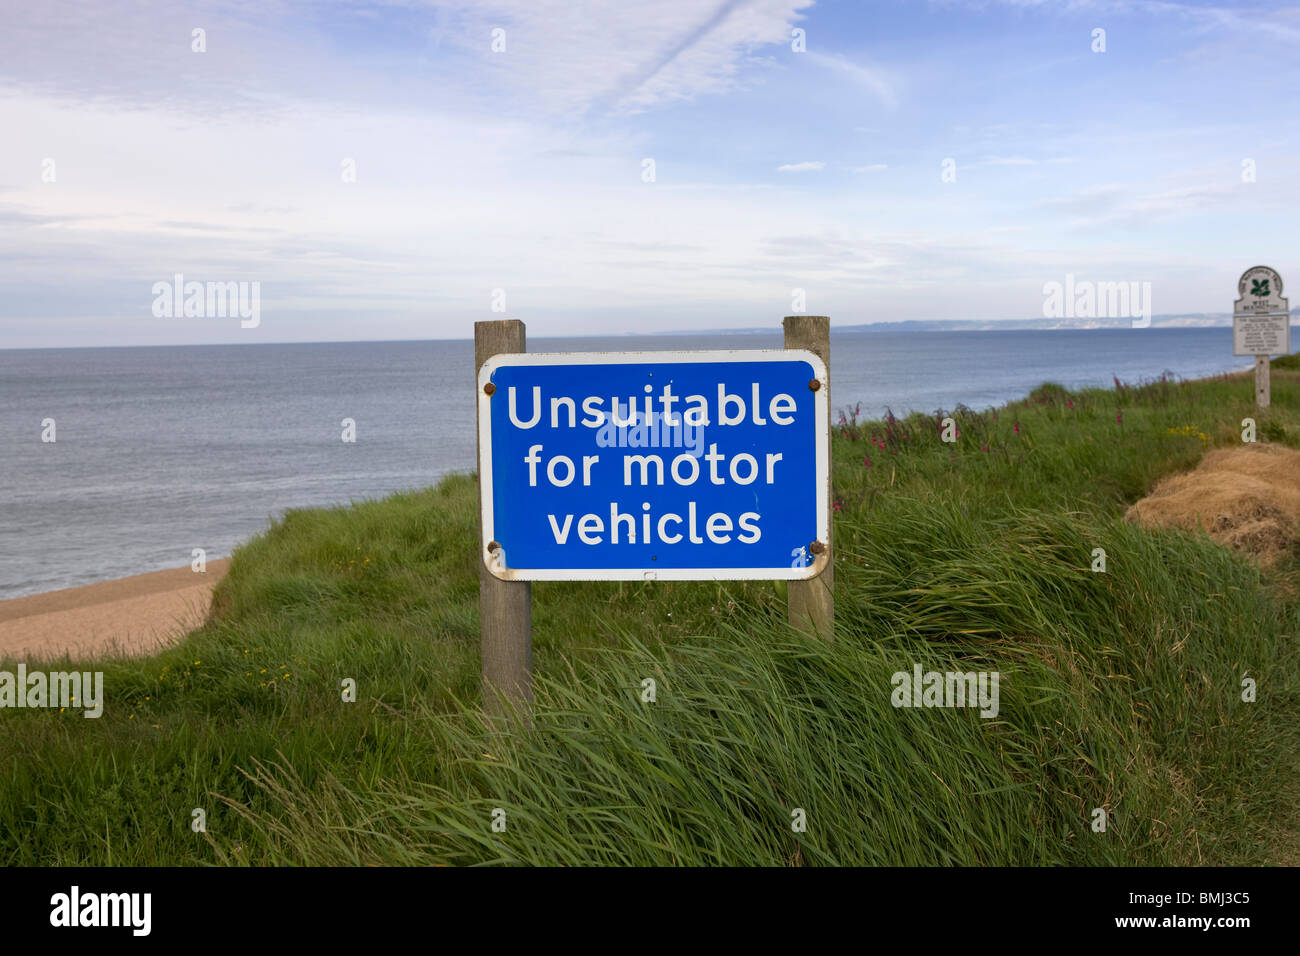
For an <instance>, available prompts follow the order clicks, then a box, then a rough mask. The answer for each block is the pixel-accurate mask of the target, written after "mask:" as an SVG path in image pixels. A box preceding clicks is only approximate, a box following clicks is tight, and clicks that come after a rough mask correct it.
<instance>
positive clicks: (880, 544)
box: [0, 370, 1300, 865]
mask: <svg viewBox="0 0 1300 956" xmlns="http://www.w3.org/2000/svg"><path fill="white" fill-rule="evenodd" d="M1272 387H1273V403H1274V406H1273V408H1272V409H1271V410H1270V411H1269V412H1268V413H1264V414H1260V413H1258V412H1257V411H1256V410H1255V409H1254V407H1253V405H1251V404H1250V401H1251V391H1250V389H1249V387H1248V386H1243V385H1242V383H1241V381H1240V380H1236V381H1231V380H1228V379H1226V378H1225V379H1217V380H1209V381H1203V382H1196V383H1176V382H1172V381H1169V380H1168V379H1166V380H1164V381H1161V380H1156V381H1153V382H1149V383H1146V384H1143V385H1139V386H1130V385H1123V384H1118V383H1117V387H1116V388H1115V389H1107V390H1089V391H1085V392H1067V391H1066V390H1064V389H1062V388H1060V387H1059V386H1054V385H1045V386H1043V387H1041V388H1039V389H1037V390H1035V392H1034V393H1033V394H1032V395H1031V396H1030V397H1029V398H1028V399H1026V400H1025V401H1023V402H1018V403H1015V404H1013V405H1009V406H1007V407H1004V408H1002V409H999V410H997V411H994V412H989V413H984V414H977V413H973V412H970V411H968V410H964V409H959V410H958V411H957V412H955V413H953V417H954V418H955V419H956V421H957V424H958V428H959V439H958V441H957V443H956V444H955V445H949V444H946V443H943V442H941V441H940V440H939V430H940V423H939V419H941V418H943V417H944V416H943V415H935V416H924V415H914V416H910V417H908V418H906V419H892V417H889V416H887V417H886V418H885V419H883V420H873V421H862V420H861V419H860V416H859V415H857V414H853V413H848V414H846V415H845V417H844V419H843V421H842V422H841V424H840V425H839V426H838V427H837V429H836V432H835V440H834V443H833V444H834V455H835V498H836V503H837V507H838V510H837V511H836V516H835V522H836V524H835V534H836V546H837V559H836V560H837V564H836V602H837V634H836V641H835V643H834V644H825V643H822V642H818V641H814V640H810V639H808V638H806V637H804V636H802V635H800V634H797V633H795V632H792V631H791V630H790V629H789V628H788V627H787V625H786V623H785V604H784V599H783V594H782V587H781V586H780V585H772V584H764V583H737V582H723V583H700V584H665V583H659V584H653V585H650V584H622V585H620V584H578V583H569V584H551V585H540V584H538V585H534V591H533V593H534V624H533V633H534V642H535V656H534V661H535V667H536V669H537V706H536V709H535V714H534V720H533V725H532V728H531V729H530V730H528V731H526V732H517V733H501V732H500V731H499V728H494V727H489V726H484V724H483V722H482V720H481V719H480V717H479V716H478V655H477V642H478V629H477V576H476V568H475V566H474V560H475V554H476V550H475V547H474V538H475V527H476V506H477V497H476V486H475V483H474V480H473V478H472V477H464V476H462V477H454V478H451V479H448V480H446V481H444V482H443V483H441V484H440V485H439V486H438V487H437V488H433V489H428V490H425V491H419V492H411V493H407V494H402V495H395V496H393V497H390V498H387V499H385V500H383V501H374V502H364V503H359V504H357V505H354V506H352V507H349V508H339V509H332V510H313V511H299V512H292V513H290V514H288V515H287V516H286V517H285V518H284V519H283V520H282V521H280V522H278V523H276V525H275V526H274V527H273V528H272V529H271V530H270V532H268V533H267V534H265V535H263V536H260V537H259V538H257V539H255V540H253V541H251V542H249V543H248V544H247V545H245V546H244V547H243V548H241V549H240V550H239V552H238V553H237V554H236V556H235V560H234V563H233V565H232V569H231V572H230V575H229V577H228V578H227V579H226V581H225V582H224V583H223V584H222V586H221V588H220V591H219V594H218V602H217V606H218V614H217V617H216V619H215V620H214V621H213V622H211V623H210V624H209V625H208V626H207V627H205V628H203V629H202V630H200V631H198V632H195V633H194V634H193V635H191V636H190V637H189V638H188V639H187V640H186V641H185V642H184V643H183V644H182V645H180V646H179V647H177V648H174V649H172V650H170V651H168V652H166V653H164V654H162V655H160V656H158V657H156V658H151V659H146V660H136V661H119V662H113V663H110V664H106V665H99V666H100V668H101V669H103V670H105V672H106V676H105V686H106V689H107V694H108V698H109V699H108V705H107V708H106V711H105V715H104V716H103V717H102V718H101V719H99V720H85V719H83V718H82V717H81V716H80V715H79V714H77V715H73V714H54V713H49V712H33V711H8V712H4V713H3V714H0V720H3V721H5V725H4V726H5V729H6V731H7V732H6V733H5V735H4V736H3V737H2V738H0V761H2V762H3V765H4V768H5V770H6V771H7V773H6V776H5V779H6V781H7V786H6V787H4V788H3V790H0V860H3V862H5V863H9V864H14V863H68V864H72V863H78V864H80V863H90V864H103V863H111V864H124V863H136V864H193V863H203V862H213V863H234V864H240V863H254V864H262V863H293V864H465V863H537V864H701V863H721V864H776V865H787V864H822V865H827V864H830V865H834V864H947V863H957V864H995V865H996V864H1081V865H1087V864H1154V865H1159V864H1167V863H1211V864H1222V863H1258V862H1269V861H1272V860H1273V859H1275V857H1274V854H1273V847H1275V846H1276V845H1278V843H1279V832H1280V831H1281V830H1283V829H1285V828H1287V827H1295V826H1296V824H1297V819H1296V816H1295V814H1296V808H1295V807H1294V806H1291V805H1290V803H1289V801H1292V800H1293V799H1294V789H1289V788H1288V787H1287V786H1286V783H1285V775H1286V774H1287V773H1289V772H1292V771H1293V768H1294V766H1295V763H1294V761H1295V759H1296V756H1295V755H1296V754H1297V752H1298V751H1300V737H1298V731H1297V728H1298V727H1300V721H1297V717H1298V716H1300V665H1298V664H1297V653H1296V651H1297V640H1298V638H1297V635H1300V604H1297V603H1296V601H1295V600H1294V598H1288V597H1287V595H1288V594H1293V593H1294V592H1293V591H1288V590H1287V588H1286V585H1287V583H1288V582H1294V581H1295V579H1296V577H1297V575H1298V574H1300V555H1292V558H1291V560H1289V561H1285V562H1283V563H1282V565H1281V566H1280V567H1278V568H1276V569H1275V570H1274V571H1273V572H1270V574H1269V576H1268V577H1265V576H1262V575H1261V572H1260V571H1259V570H1258V569H1257V568H1256V567H1255V566H1254V565H1252V564H1250V563H1249V562H1247V561H1246V560H1244V559H1242V558H1240V557H1237V556H1234V555H1232V554H1230V553H1228V552H1226V551H1225V550H1223V549H1222V548H1220V547H1218V546H1217V545H1215V544H1214V543H1213V542H1211V541H1210V540H1209V539H1208V538H1207V537H1205V536H1204V535H1189V534H1185V533H1180V532H1172V531H1171V532H1144V531H1141V530H1139V529H1137V528H1136V527H1133V526H1131V525H1128V524H1125V523H1124V522H1123V521H1122V520H1121V518H1120V516H1121V515H1122V514H1123V511H1124V509H1125V507H1126V506H1127V505H1128V504H1130V503H1131V502H1132V501H1133V500H1134V499H1136V498H1137V497H1140V496H1141V495H1143V494H1145V493H1146V492H1147V491H1148V490H1149V489H1150V488H1151V486H1152V485H1153V484H1154V483H1155V481H1156V480H1157V479H1158V478H1159V477H1161V476H1163V475H1165V474H1167V473H1169V472H1170V471H1173V470H1178V469H1181V468H1186V467H1190V466H1192V465H1193V464H1194V463H1195V462H1196V461H1197V460H1198V458H1199V457H1200V456H1201V454H1203V452H1204V450H1205V449H1206V448H1207V447H1213V446H1217V445H1230V444H1236V443H1239V442H1240V440H1241V439H1240V430H1241V425H1240V422H1241V420H1242V418H1244V417H1246V416H1248V415H1249V416H1251V417H1254V418H1256V419H1257V421H1258V422H1259V428H1260V437H1261V439H1263V440H1270V441H1276V442H1281V443H1285V444H1289V445H1291V446H1293V447H1297V446H1300V414H1297V411H1296V409H1297V406H1298V405H1300V388H1298V387H1297V378H1296V377H1295V376H1293V375H1291V374H1290V373H1287V372H1286V371H1285V370H1283V371H1282V372H1281V373H1277V374H1275V375H1274V379H1273V386H1272ZM868 462H869V463H868ZM1096 548H1102V549H1104V550H1105V552H1106V562H1107V569H1106V573H1104V574H1101V573H1094V572H1092V571H1091V570H1090V566H1091V564H1092V562H1093V560H1094V557H1093V554H1094V549H1096ZM915 664H920V665H921V666H922V668H923V669H924V670H938V671H947V670H959V671H998V672H999V673H1000V675H1001V682H1000V691H1001V693H1000V709H999V713H998V716H997V717H996V718H994V719H982V718H981V717H979V716H978V714H977V713H976V712H974V711H972V710H956V709H954V710H943V709H896V708H894V707H893V706H892V704H891V702H890V692H891V690H892V686H891V675H892V674H893V673H895V672H898V671H903V672H910V671H911V670H912V667H913V665H915ZM1243 676H1249V677H1251V678H1253V679H1254V680H1255V681H1256V682H1257V686H1258V699H1257V701H1256V702H1255V703H1244V702H1243V701H1242V699H1241V691H1242V687H1241V682H1242V679H1243ZM345 678H352V679H354V680H355V681H356V683H357V688H358V700H357V702H356V703H344V702H343V701H342V700H341V690H340V685H341V682H342V681H343V680H344V679H345ZM647 678H649V679H652V680H653V681H654V682H655V700H654V702H653V703H648V702H644V701H643V699H642V694H643V686H644V685H643V681H645V680H646V679H647ZM196 807H201V808H204V809H205V810H206V812H207V821H208V827H207V829H208V832H207V833H206V834H196V833H194V832H193V831H192V830H191V829H190V820H191V810H192V809H193V808H196ZM1099 807H1100V808H1104V809H1105V810H1107V812H1108V814H1109V820H1110V824H1109V827H1108V830H1107V832H1106V833H1104V834H1103V833H1095V832H1093V831H1092V829H1091V827H1090V824H1091V821H1092V811H1093V810H1094V808H1099ZM497 810H500V811H504V821H505V829H504V831H502V832H497V831H494V830H493V828H492V825H491V824H492V821H493V815H494V811H497ZM796 810H802V811H804V814H805V815H806V819H807V830H806V832H803V833H796V832H794V831H793V830H792V828H791V821H792V814H793V813H794V812H795V811H796Z"/></svg>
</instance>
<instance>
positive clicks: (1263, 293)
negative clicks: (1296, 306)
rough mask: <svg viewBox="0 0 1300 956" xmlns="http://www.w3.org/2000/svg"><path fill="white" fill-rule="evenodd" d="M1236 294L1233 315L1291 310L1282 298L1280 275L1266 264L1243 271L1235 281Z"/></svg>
mask: <svg viewBox="0 0 1300 956" xmlns="http://www.w3.org/2000/svg"><path fill="white" fill-rule="evenodd" d="M1237 296H1238V298H1237V301H1236V302H1235V303H1233V306H1232V311H1233V314H1234V315H1265V314H1269V313H1277V312H1287V313H1289V312H1290V311H1291V308H1290V306H1288V305H1287V300H1286V299H1284V298H1282V277H1281V276H1280V275H1278V274H1277V270H1276V269H1270V268H1269V267H1268V266H1254V267H1253V268H1250V269H1247V270H1246V271H1245V272H1243V273H1242V274H1241V278H1240V279H1239V280H1238V281H1237Z"/></svg>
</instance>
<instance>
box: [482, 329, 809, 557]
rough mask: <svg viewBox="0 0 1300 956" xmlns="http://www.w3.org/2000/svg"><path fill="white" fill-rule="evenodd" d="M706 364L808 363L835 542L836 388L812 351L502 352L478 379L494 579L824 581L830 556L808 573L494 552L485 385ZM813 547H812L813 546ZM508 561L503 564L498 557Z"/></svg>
mask: <svg viewBox="0 0 1300 956" xmlns="http://www.w3.org/2000/svg"><path fill="white" fill-rule="evenodd" d="M703 362H807V363H809V364H810V365H811V366H812V367H813V374H814V376H815V377H816V378H817V380H818V381H819V382H821V388H819V389H818V390H817V391H816V392H814V393H813V427H814V428H815V429H816V446H815V451H814V453H815V456H816V458H817V475H816V481H817V540H818V541H821V542H823V543H824V542H826V541H828V540H829V536H830V521H831V517H830V500H829V499H830V398H829V393H830V388H829V382H828V376H827V374H826V363H825V362H823V361H822V360H821V358H819V357H818V356H817V354H816V353H815V352H810V351H808V350H807V349H712V350H704V351H663V352H503V353H499V354H497V355H494V356H492V357H491V358H490V359H488V360H487V361H486V362H484V363H483V367H482V368H481V369H479V373H478V383H477V385H478V457H479V463H478V465H479V468H478V476H479V515H480V519H481V527H482V529H483V540H482V542H481V543H480V550H479V556H480V557H481V558H482V560H483V563H484V564H485V565H486V566H487V569H488V571H490V572H491V573H492V575H493V576H494V577H497V578H499V579H501V580H503V581H806V580H809V579H811V578H815V577H816V576H817V575H819V574H820V573H821V572H822V571H823V570H824V568H825V567H826V564H827V562H828V560H829V558H830V556H829V554H827V553H826V552H823V553H822V554H820V555H817V556H810V557H812V558H813V560H812V562H811V563H810V564H808V565H807V566H806V567H802V568H794V567H780V568H664V569H660V568H615V569H593V568H573V569H566V568H541V569H538V568H505V567H503V566H502V561H503V558H504V555H503V554H502V549H501V548H500V547H498V548H497V550H496V551H495V552H490V551H488V545H489V544H491V543H492V542H493V541H495V537H494V527H493V515H492V507H491V504H492V396H491V395H488V394H487V392H485V391H484V386H486V385H487V384H488V382H489V381H491V379H492V374H493V373H494V372H495V371H496V370H497V369H498V368H501V367H502V366H506V365H510V366H515V365H636V364H672V363H679V364H690V363H703ZM808 543H809V544H811V543H812V542H808ZM498 555H501V557H498Z"/></svg>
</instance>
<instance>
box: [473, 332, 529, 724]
mask: <svg viewBox="0 0 1300 956" xmlns="http://www.w3.org/2000/svg"><path fill="white" fill-rule="evenodd" d="M525 351H527V347H526V342H525V337H524V323H522V322H520V321H519V320H518V319H501V320H498V321H493V322H475V323H474V398H475V402H474V404H475V407H476V408H477V407H478V373H479V369H481V368H482V367H483V363H484V362H486V361H487V360H488V359H490V358H491V357H492V356H494V355H500V354H502V353H503V352H525ZM479 521H480V522H481V521H482V514H481V513H480V515H479ZM481 530H482V529H481V526H480V532H481ZM481 539H482V535H481V533H480V536H479V540H481ZM480 547H481V545H479V541H477V540H476V541H475V548H476V550H477V549H478V548H480ZM532 597H533V592H532V586H531V584H530V583H529V582H528V581H502V580H501V579H500V578H498V577H496V576H495V575H493V574H492V572H491V571H489V570H488V569H487V565H486V564H484V563H483V555H482V553H480V554H479V556H478V606H479V619H480V624H479V628H480V631H481V634H482V669H483V709H484V710H485V711H486V712H487V713H488V714H489V715H490V716H494V717H500V716H504V715H506V714H508V713H509V712H510V711H511V710H512V709H514V710H516V711H518V712H520V713H521V715H522V716H525V717H526V715H527V712H528V710H529V708H530V706H531V704H532V702H533V605H532Z"/></svg>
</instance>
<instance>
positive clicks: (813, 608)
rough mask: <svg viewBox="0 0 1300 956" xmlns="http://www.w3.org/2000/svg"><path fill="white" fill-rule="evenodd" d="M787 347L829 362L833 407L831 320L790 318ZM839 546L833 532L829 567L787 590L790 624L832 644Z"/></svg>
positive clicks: (828, 496) (828, 473) (828, 538)
mask: <svg viewBox="0 0 1300 956" xmlns="http://www.w3.org/2000/svg"><path fill="white" fill-rule="evenodd" d="M782 324H783V326H784V327H785V347H786V348H788V349H807V350H808V351H809V352H812V353H814V354H816V355H817V357H818V358H820V359H821V360H822V361H823V362H825V363H826V406H827V408H830V401H831V395H830V380H831V320H830V318H829V317H827V316H824V315H787V316H786V317H785V320H784V321H783V323H782ZM826 431H827V435H826V447H827V448H830V416H829V415H828V416H827V420H826ZM826 500H827V502H828V503H829V502H831V501H833V496H832V493H831V470H830V468H827V470H826ZM834 561H835V547H834V543H833V542H832V541H831V533H830V531H829V528H828V531H827V535H826V567H825V569H824V570H823V571H822V573H821V574H819V575H817V577H815V578H810V579H809V580H807V581H791V582H789V585H788V586H787V589H786V594H787V598H786V600H787V604H788V613H789V615H790V623H791V624H792V625H793V626H794V627H797V628H798V629H799V630H802V631H811V632H813V633H816V634H819V635H821V636H822V637H823V638H825V639H826V640H828V641H833V640H834V639H835V631H834V626H835V564H834Z"/></svg>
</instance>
